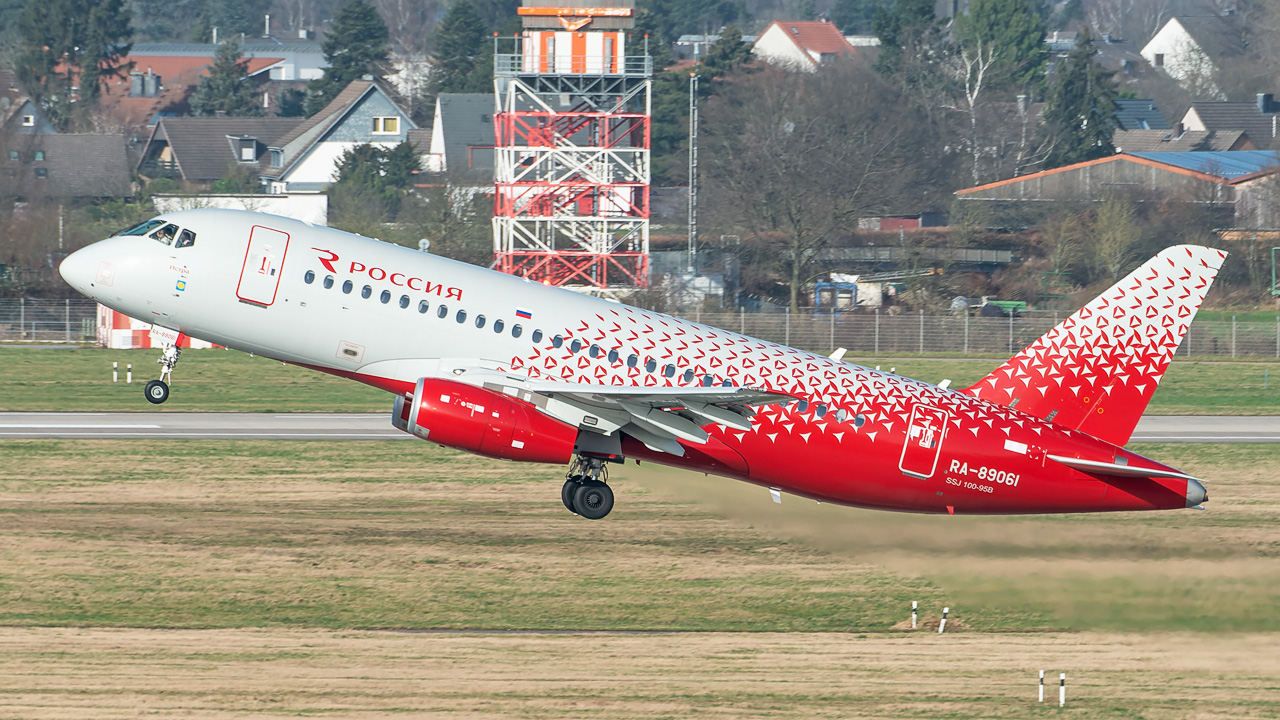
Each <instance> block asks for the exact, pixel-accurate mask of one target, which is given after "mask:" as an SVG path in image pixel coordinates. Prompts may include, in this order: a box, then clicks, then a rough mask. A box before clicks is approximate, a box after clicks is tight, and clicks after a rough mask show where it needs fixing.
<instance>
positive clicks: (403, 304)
mask: <svg viewBox="0 0 1280 720" xmlns="http://www.w3.org/2000/svg"><path fill="white" fill-rule="evenodd" d="M407 307H409V296H408V295H401V296H400V308H401V309H404V308H407Z"/></svg>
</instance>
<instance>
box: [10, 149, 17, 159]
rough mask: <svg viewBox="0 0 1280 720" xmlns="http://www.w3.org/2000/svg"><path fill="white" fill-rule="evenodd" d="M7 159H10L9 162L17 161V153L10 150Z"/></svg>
mask: <svg viewBox="0 0 1280 720" xmlns="http://www.w3.org/2000/svg"><path fill="white" fill-rule="evenodd" d="M9 159H10V160H17V159H18V151H17V150H10V151H9Z"/></svg>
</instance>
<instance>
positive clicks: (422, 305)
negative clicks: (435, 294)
mask: <svg viewBox="0 0 1280 720" xmlns="http://www.w3.org/2000/svg"><path fill="white" fill-rule="evenodd" d="M430 309H431V305H430V304H429V303H427V301H426V300H421V301H419V302H418V312H420V313H423V314H424V315H425V314H426V312H427V311H428V310H430Z"/></svg>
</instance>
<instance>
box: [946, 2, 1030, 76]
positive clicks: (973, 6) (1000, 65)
mask: <svg viewBox="0 0 1280 720" xmlns="http://www.w3.org/2000/svg"><path fill="white" fill-rule="evenodd" d="M1044 31H1045V22H1044V17H1043V16H1041V14H1040V12H1039V10H1038V9H1037V8H1036V7H1035V6H1034V5H1032V3H1031V2H1030V1H1029V0H973V1H972V2H971V3H969V10H968V12H967V13H966V14H964V15H962V16H960V17H959V18H957V19H956V35H957V36H958V37H959V39H960V41H961V43H963V44H964V45H966V46H969V47H973V46H977V45H978V44H981V46H982V47H984V48H990V47H994V48H996V55H995V62H994V64H993V65H992V67H991V70H992V79H993V85H1004V86H1007V87H1014V88H1018V89H1027V88H1031V87H1034V86H1037V85H1039V84H1040V83H1041V82H1042V81H1043V80H1044V69H1045V64H1046V63H1047V62H1048V60H1049V50H1048V48H1046V47H1045V44H1044Z"/></svg>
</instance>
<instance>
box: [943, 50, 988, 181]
mask: <svg viewBox="0 0 1280 720" xmlns="http://www.w3.org/2000/svg"><path fill="white" fill-rule="evenodd" d="M973 45H974V47H972V48H967V47H966V48H962V49H961V50H960V54H959V55H957V56H956V58H955V60H954V61H953V62H952V64H951V70H952V72H953V73H955V76H956V79H957V80H958V81H959V82H960V83H961V84H962V85H963V86H964V88H963V95H962V97H961V100H963V106H961V107H956V106H955V105H952V106H950V107H951V109H953V110H960V111H962V112H964V114H965V115H966V116H968V119H969V152H970V155H971V156H972V159H973V168H972V170H973V184H974V185H979V184H981V183H982V173H981V168H980V163H981V161H982V143H981V142H979V138H978V103H979V102H981V101H982V91H983V89H984V88H985V83H986V80H987V76H988V74H989V73H990V71H991V66H992V65H994V64H995V62H996V58H998V57H999V56H1000V53H999V52H998V51H997V50H996V47H995V45H994V44H992V43H988V44H987V46H986V47H983V45H982V38H974V40H973Z"/></svg>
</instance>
